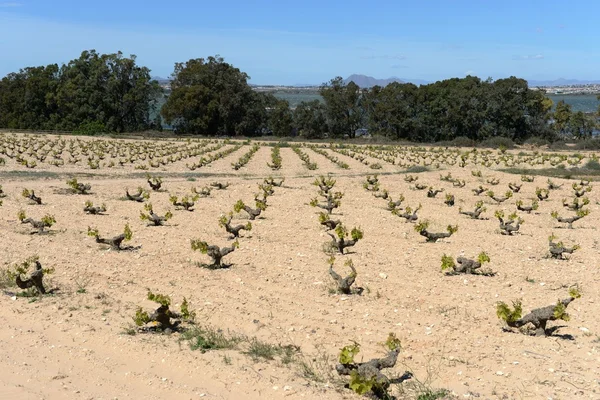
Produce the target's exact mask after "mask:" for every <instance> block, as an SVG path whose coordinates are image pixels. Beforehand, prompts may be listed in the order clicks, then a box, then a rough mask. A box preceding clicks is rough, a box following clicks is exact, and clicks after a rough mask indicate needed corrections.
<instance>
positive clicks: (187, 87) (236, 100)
mask: <svg viewBox="0 0 600 400" xmlns="http://www.w3.org/2000/svg"><path fill="white" fill-rule="evenodd" d="M172 77H173V80H172V82H171V95H170V96H169V98H168V99H167V102H166V103H165V105H164V106H163V108H162V110H161V113H162V115H163V117H164V118H165V120H166V122H167V123H169V124H172V125H173V126H174V128H175V129H176V130H177V131H179V132H182V133H198V134H206V135H233V134H235V135H247V136H254V135H256V134H259V133H261V132H262V129H263V128H264V127H265V125H266V122H267V111H266V107H267V106H268V103H269V100H270V98H269V97H268V96H266V95H264V94H261V93H257V92H254V91H253V90H252V88H251V87H250V86H249V85H248V82H247V80H248V75H247V74H246V73H244V72H241V71H240V70H239V69H238V68H235V67H233V66H232V65H230V64H228V63H226V62H225V61H224V59H223V58H222V57H219V56H215V57H208V58H207V59H204V58H197V59H192V60H189V61H187V62H185V63H176V64H175V71H174V72H173V75H172Z"/></svg>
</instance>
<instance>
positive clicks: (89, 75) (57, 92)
mask: <svg viewBox="0 0 600 400" xmlns="http://www.w3.org/2000/svg"><path fill="white" fill-rule="evenodd" d="M161 95H162V89H161V88H160V86H159V85H158V82H156V81H154V80H152V79H151V77H150V70H149V69H148V68H146V67H140V66H138V65H136V62H135V56H131V57H129V58H127V57H123V54H122V53H121V52H119V53H116V54H98V53H97V52H96V51H94V50H92V51H84V52H83V53H82V54H81V56H80V57H79V58H78V59H75V60H72V61H70V62H69V63H67V64H64V65H62V66H60V67H59V66H58V65H57V64H51V65H48V66H45V67H44V66H41V67H29V68H24V69H22V70H20V71H19V72H15V73H11V74H8V75H7V76H6V77H4V78H3V79H2V80H1V81H0V127H2V128H11V129H40V130H64V131H78V130H80V131H86V132H87V131H89V132H133V131H140V130H145V129H149V128H152V127H157V126H160V124H157V122H158V121H152V120H151V115H152V111H153V109H154V108H155V107H156V105H157V101H158V100H159V98H160V96H161Z"/></svg>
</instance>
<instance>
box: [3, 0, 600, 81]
mask: <svg viewBox="0 0 600 400" xmlns="http://www.w3.org/2000/svg"><path fill="white" fill-rule="evenodd" d="M599 13H600V2H599V1H598V0H574V1H573V2H568V1H564V0H561V1H555V0H545V1H538V0H519V1H514V0H504V1H501V0H470V1H467V0H420V1H419V0H413V1H410V2H408V1H403V0H396V1H376V0H372V1H365V0H363V1H355V0H345V1H326V0H320V1H317V0H301V1H298V0H294V1H287V0H279V1H274V0H270V1H265V0H255V1H248V0H243V1H242V0H227V1H214V0H213V1H210V2H209V1H204V0H197V1H191V0H180V1H172V2H165V1H164V0H162V1H153V0H146V1H139V0H132V1H128V0H120V1H115V0H103V1H98V0H86V1H83V0H71V1H67V0H62V1H61V0H53V1H48V0H14V1H4V0H0V54H1V56H0V77H2V76H5V75H6V74H8V73H10V72H13V71H17V70H19V69H20V68H23V67H27V66H37V65H47V64H52V63H57V64H62V63H66V62H68V61H69V60H71V59H74V58H77V57H78V56H79V55H80V53H81V52H82V51H83V50H88V49H95V50H97V51H98V52H101V53H115V52H117V51H119V50H120V51H122V52H123V53H124V54H125V55H130V54H135V55H136V56H137V61H138V64H140V65H144V66H147V67H149V68H150V69H151V70H152V75H153V76H161V77H168V76H169V75H170V74H171V73H172V72H173V66H174V63H176V62H185V61H187V60H189V59H193V58H203V57H204V58H205V57H208V56H211V55H216V54H219V55H221V56H222V57H224V58H225V61H226V62H228V63H231V64H233V65H234V66H236V67H237V68H239V69H241V70H242V71H244V72H246V73H248V75H249V76H250V78H251V79H250V83H254V84H282V85H294V84H321V83H323V82H326V81H329V80H330V79H332V78H334V77H336V76H342V77H347V76H349V75H351V74H355V73H356V74H365V75H370V76H374V77H376V78H388V77H392V76H394V77H399V78H401V79H402V78H403V79H423V80H427V81H436V80H440V79H446V78H452V77H463V76H466V75H476V76H479V77H481V78H482V79H486V78H488V77H492V78H493V79H498V78H504V77H508V76H517V77H520V78H525V79H528V80H553V79H557V78H568V79H580V80H600V71H598V66H599V65H600V51H599V50H600V46H599V44H598V43H597V36H596V34H595V33H596V27H597V26H598V22H597V15H598V14H599Z"/></svg>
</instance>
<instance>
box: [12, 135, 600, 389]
mask: <svg viewBox="0 0 600 400" xmlns="http://www.w3.org/2000/svg"><path fill="white" fill-rule="evenodd" d="M599 171H600V164H599V162H598V156H597V154H594V153H591V152H584V153H575V152H558V153H551V152H544V151H541V150H532V149H515V150H506V149H504V148H500V149H472V148H441V147H417V146H400V145H385V146H383V145H382V146H375V145H373V146H367V145H353V144H333V143H332V144H317V143H294V144H291V143H285V142H261V141H242V140H230V139H226V140H222V139H185V140H154V141H144V140H124V139H99V138H84V137H74V136H52V135H26V134H10V133H3V134H0V232H1V235H2V240H1V241H0V257H1V259H2V265H0V290H1V293H2V296H0V302H1V303H0V304H1V308H0V309H1V311H0V318H1V319H2V321H3V322H4V324H3V329H2V330H1V331H0V339H1V341H0V343H1V344H0V349H1V350H2V354H3V355H4V357H3V358H2V361H0V369H1V370H2V371H3V374H2V379H1V380H0V398H17V397H18V398H22V399H29V398H32V399H33V398H44V397H52V398H54V397H62V398H74V399H88V398H126V397H129V398H144V399H163V398H172V399H179V398H181V399H184V398H185V399H189V398H200V397H205V398H209V399H234V398H239V399H242V398H243V399H284V398H306V399H342V398H344V399H352V398H361V396H367V397H368V398H380V399H390V398H397V399H419V400H429V399H442V398H444V399H450V398H486V399H487V398H489V399H521V398H522V399H525V398H531V399H537V398H552V399H573V398H582V399H583V398H590V399H593V398H598V397H599V396H600V394H599V393H600V386H599V385H598V383H599V381H598V376H600V368H599V365H600V364H599V363H598V361H599V359H600V353H599V350H600V323H599V322H598V320H597V318H596V317H594V312H597V302H598V301H599V299H598V293H600V273H599V271H600V270H599V268H598V265H597V262H596V261H595V260H597V256H598V254H599V251H600V244H599V242H598V240H599V239H598V231H597V227H598V226H599V222H600V212H599V211H598V204H599V202H598V200H600V197H599V196H598V193H599V192H598V191H600V188H597V187H596V184H595V182H594V181H593V178H594V176H597V175H598V174H599ZM566 178H570V179H566Z"/></svg>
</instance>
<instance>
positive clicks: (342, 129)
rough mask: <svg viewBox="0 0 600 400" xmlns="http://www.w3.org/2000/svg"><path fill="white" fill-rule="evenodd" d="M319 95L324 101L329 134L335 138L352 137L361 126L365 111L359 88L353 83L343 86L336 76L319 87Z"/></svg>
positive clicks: (342, 82) (341, 80) (339, 78)
mask: <svg viewBox="0 0 600 400" xmlns="http://www.w3.org/2000/svg"><path fill="white" fill-rule="evenodd" d="M319 93H320V94H321V96H322V97H323V100H324V101H325V114H326V116H327V126H328V128H329V133H330V134H331V135H332V136H336V137H343V136H345V135H347V136H349V137H351V138H352V137H354V136H355V132H356V130H357V129H358V128H361V127H362V125H363V118H364V111H365V108H364V107H363V106H362V104H361V99H362V96H361V90H360V88H359V87H358V86H357V85H356V84H355V83H354V82H350V83H348V84H344V80H343V79H342V77H340V76H338V77H336V78H334V79H332V80H331V81H329V82H328V83H326V84H324V85H323V86H321V88H320V89H319Z"/></svg>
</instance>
